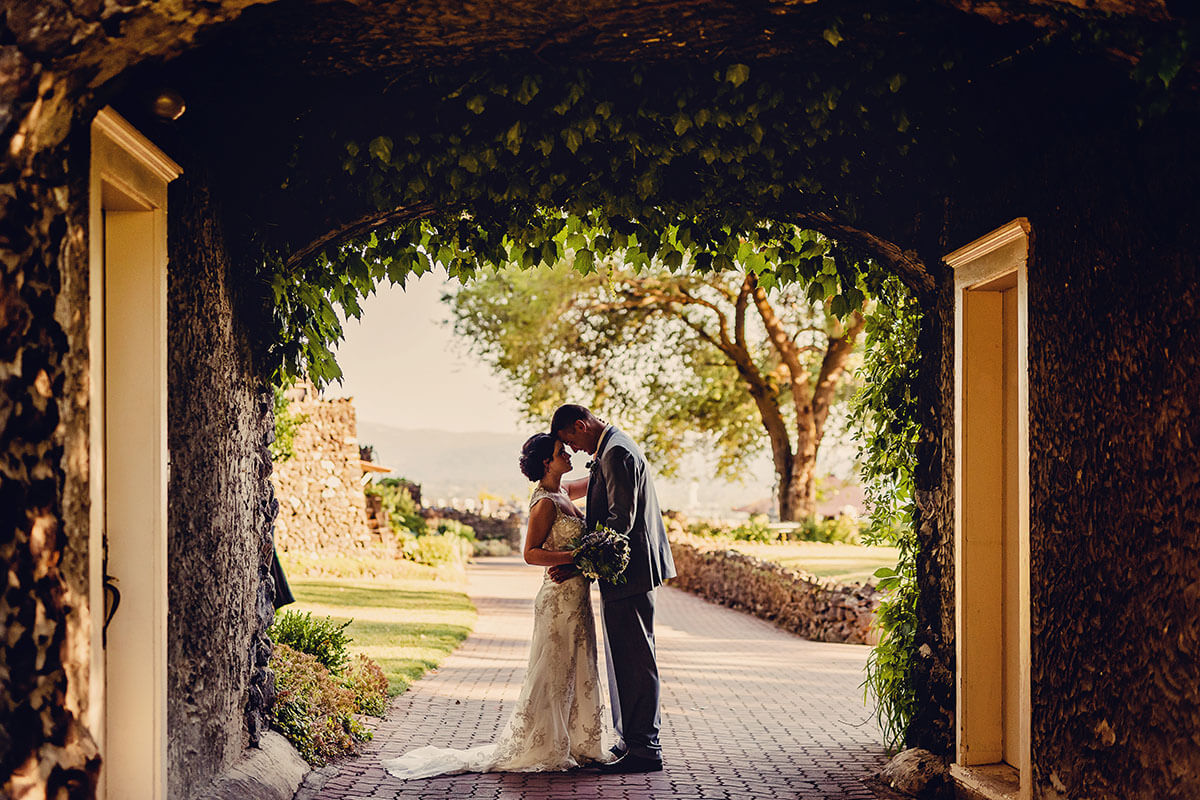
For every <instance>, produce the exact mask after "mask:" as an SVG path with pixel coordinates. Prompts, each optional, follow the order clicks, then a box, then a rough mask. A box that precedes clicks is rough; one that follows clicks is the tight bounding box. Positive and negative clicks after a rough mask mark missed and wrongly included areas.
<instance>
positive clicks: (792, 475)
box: [775, 464, 813, 522]
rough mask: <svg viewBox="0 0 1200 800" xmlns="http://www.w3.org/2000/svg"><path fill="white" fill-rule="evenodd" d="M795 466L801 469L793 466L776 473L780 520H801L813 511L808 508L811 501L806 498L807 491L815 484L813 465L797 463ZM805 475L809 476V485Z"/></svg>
mask: <svg viewBox="0 0 1200 800" xmlns="http://www.w3.org/2000/svg"><path fill="white" fill-rule="evenodd" d="M795 466H797V467H799V469H796V468H793V469H790V470H788V471H787V472H786V473H783V472H780V471H778V470H777V471H776V473H775V475H776V477H777V478H778V479H779V521H780V522H799V521H800V520H802V519H804V518H805V517H807V516H809V515H811V513H812V512H811V510H807V507H808V506H809V505H810V503H809V501H808V500H807V498H806V493H807V492H808V491H809V489H811V488H812V486H813V481H812V473H813V470H812V465H811V464H796V465H795ZM805 475H807V476H808V479H807V482H808V486H807V487H806V486H805V477H804V476H805Z"/></svg>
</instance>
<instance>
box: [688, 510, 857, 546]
mask: <svg viewBox="0 0 1200 800" xmlns="http://www.w3.org/2000/svg"><path fill="white" fill-rule="evenodd" d="M687 532H688V533H690V534H692V535H693V536H706V537H710V538H723V539H730V540H732V541H735V542H760V543H763V544H773V543H775V542H785V541H800V542H846V543H848V544H858V541H859V523H858V521H857V520H855V519H854V518H853V517H847V516H839V517H830V518H828V519H816V518H815V517H810V518H808V519H805V520H803V521H801V522H797V523H794V524H791V525H777V526H774V527H773V526H771V525H770V524H768V523H767V518H766V517H765V516H762V515H755V516H753V517H751V518H750V519H749V520H747V521H746V522H743V523H741V524H739V525H730V524H728V523H722V522H706V521H701V522H693V523H691V524H689V525H688V526H687Z"/></svg>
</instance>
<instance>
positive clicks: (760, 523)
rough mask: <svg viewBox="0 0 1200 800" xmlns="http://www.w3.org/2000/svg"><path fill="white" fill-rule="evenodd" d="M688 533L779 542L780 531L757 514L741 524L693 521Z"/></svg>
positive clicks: (747, 540) (738, 539) (745, 540)
mask: <svg viewBox="0 0 1200 800" xmlns="http://www.w3.org/2000/svg"><path fill="white" fill-rule="evenodd" d="M687 530H688V533H690V534H693V535H695V536H709V537H717V538H724V539H733V540H734V541H738V542H777V541H779V538H780V536H781V534H780V532H779V531H777V530H773V529H772V528H771V526H770V525H769V524H768V523H767V517H766V516H765V515H763V514H755V515H754V516H752V517H751V518H750V519H749V520H747V521H746V522H743V523H741V524H740V525H728V524H725V523H720V522H706V521H701V522H693V523H692V524H691V525H688V529H687Z"/></svg>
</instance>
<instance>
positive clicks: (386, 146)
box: [367, 136, 392, 164]
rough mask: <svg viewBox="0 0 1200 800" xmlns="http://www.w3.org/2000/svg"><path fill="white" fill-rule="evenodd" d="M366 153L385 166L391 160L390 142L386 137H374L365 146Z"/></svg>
mask: <svg viewBox="0 0 1200 800" xmlns="http://www.w3.org/2000/svg"><path fill="white" fill-rule="evenodd" d="M367 152H369V153H370V154H371V155H372V156H374V157H375V158H377V159H379V160H380V161H382V162H383V163H384V164H387V163H388V162H390V161H391V160H392V140H391V139H390V138H389V137H387V136H376V137H375V138H374V139H372V140H371V143H370V144H369V145H367Z"/></svg>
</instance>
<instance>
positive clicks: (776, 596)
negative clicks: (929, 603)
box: [670, 530, 883, 644]
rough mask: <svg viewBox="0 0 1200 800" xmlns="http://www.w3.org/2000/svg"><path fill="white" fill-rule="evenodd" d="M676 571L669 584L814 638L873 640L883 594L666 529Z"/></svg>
mask: <svg viewBox="0 0 1200 800" xmlns="http://www.w3.org/2000/svg"><path fill="white" fill-rule="evenodd" d="M671 553H672V554H673V555H674V556H675V569H676V571H677V572H678V574H677V575H676V576H675V577H674V578H672V579H671V581H670V585H672V586H675V587H678V588H680V589H684V590H685V591H689V592H693V593H695V594H698V595H700V596H701V597H705V598H707V599H709V600H712V601H713V602H716V603H720V604H721V605H726V606H730V607H731V608H736V609H740V610H743V611H747V612H749V613H751V614H754V615H755V616H757V617H762V618H763V619H766V620H771V621H772V622H774V623H775V624H776V625H778V626H779V627H781V628H783V629H784V630H787V631H791V632H792V633H796V634H799V635H800V636H803V637H804V638H805V639H812V640H813V641H817V642H845V643H848V644H874V642H875V640H876V635H875V631H874V630H872V627H871V626H872V624H873V623H874V621H875V609H876V608H878V607H879V601H880V600H881V599H882V597H883V594H882V593H881V592H878V591H876V590H875V587H873V586H871V585H869V584H868V585H859V584H850V585H846V584H840V583H838V582H836V581H830V580H824V579H822V578H818V577H816V576H815V575H809V574H808V573H804V572H799V571H797V570H793V569H788V568H787V567H781V566H780V565H778V564H772V563H771V562H769V561H762V560H760V559H757V558H753V557H752V556H748V555H746V554H745V553H739V552H737V551H736V550H730V549H728V548H726V547H725V546H724V545H723V544H721V543H720V542H713V541H711V540H707V539H704V538H703V537H699V536H689V535H687V534H686V533H681V532H679V531H677V530H676V531H672V532H671Z"/></svg>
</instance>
